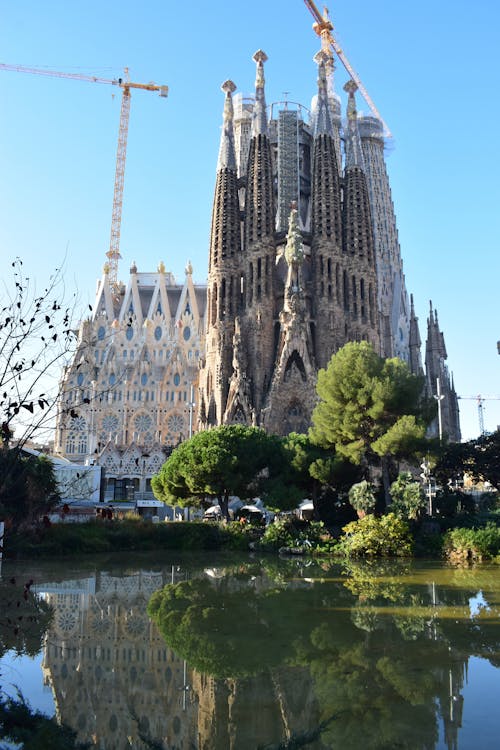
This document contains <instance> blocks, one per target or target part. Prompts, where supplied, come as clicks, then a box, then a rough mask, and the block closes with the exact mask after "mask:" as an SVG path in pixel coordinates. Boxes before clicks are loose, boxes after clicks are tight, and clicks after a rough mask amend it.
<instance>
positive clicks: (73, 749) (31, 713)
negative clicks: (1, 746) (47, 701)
mask: <svg viewBox="0 0 500 750" xmlns="http://www.w3.org/2000/svg"><path fill="white" fill-rule="evenodd" d="M0 735H1V736H2V738H3V739H5V740H10V741H11V742H14V743H16V747H19V748H22V750H49V748H50V750H89V749H90V747H91V744H90V743H80V742H77V740H76V737H77V733H76V732H75V731H73V730H72V729H70V728H69V727H66V726H61V725H60V724H58V723H57V721H56V719H55V718H49V717H48V716H45V714H43V713H41V712H40V711H35V710H34V709H32V708H31V706H30V705H29V703H27V701H26V700H25V699H24V697H23V696H22V695H21V694H20V693H19V694H18V697H17V699H15V698H9V697H4V696H0ZM9 747H10V745H9Z"/></svg>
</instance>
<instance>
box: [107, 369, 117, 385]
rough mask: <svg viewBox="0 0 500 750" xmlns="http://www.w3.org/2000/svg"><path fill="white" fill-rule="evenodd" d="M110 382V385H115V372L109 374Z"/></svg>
mask: <svg viewBox="0 0 500 750" xmlns="http://www.w3.org/2000/svg"><path fill="white" fill-rule="evenodd" d="M108 382H109V384H110V385H114V384H115V383H116V375H115V373H114V372H112V373H111V375H110V376H109V379H108Z"/></svg>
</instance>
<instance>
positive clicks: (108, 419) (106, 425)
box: [102, 414, 120, 435]
mask: <svg viewBox="0 0 500 750" xmlns="http://www.w3.org/2000/svg"><path fill="white" fill-rule="evenodd" d="M119 424H120V422H119V419H118V417H117V416H115V415H114V414H106V416H105V417H104V418H103V420H102V429H103V431H104V432H105V433H106V434H107V435H109V433H110V432H111V433H116V431H117V430H118V425H119Z"/></svg>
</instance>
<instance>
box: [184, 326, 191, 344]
mask: <svg viewBox="0 0 500 750" xmlns="http://www.w3.org/2000/svg"><path fill="white" fill-rule="evenodd" d="M182 335H183V336H184V341H189V339H190V338H191V329H190V327H189V326H184V329H183V331H182Z"/></svg>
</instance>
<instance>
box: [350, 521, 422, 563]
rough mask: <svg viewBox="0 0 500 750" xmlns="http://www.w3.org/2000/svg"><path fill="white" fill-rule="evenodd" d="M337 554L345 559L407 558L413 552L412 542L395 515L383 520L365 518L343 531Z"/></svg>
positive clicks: (405, 524)
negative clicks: (349, 557)
mask: <svg viewBox="0 0 500 750" xmlns="http://www.w3.org/2000/svg"><path fill="white" fill-rule="evenodd" d="M343 532H344V535H343V536H342V538H341V539H340V542H339V551H341V552H343V553H344V554H346V555H348V556H351V555H352V556H354V557H357V556H366V557H408V556H410V555H411V553H412V550H413V539H412V536H411V533H410V528H409V526H408V524H407V523H406V521H403V520H402V519H401V518H398V517H397V516H396V515H395V514H394V513H388V514H387V515H386V516H382V518H376V517H375V516H373V515H368V516H365V517H364V518H361V519H360V520H359V521H352V522H351V523H348V524H347V526H344V528H343Z"/></svg>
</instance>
